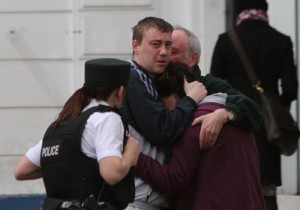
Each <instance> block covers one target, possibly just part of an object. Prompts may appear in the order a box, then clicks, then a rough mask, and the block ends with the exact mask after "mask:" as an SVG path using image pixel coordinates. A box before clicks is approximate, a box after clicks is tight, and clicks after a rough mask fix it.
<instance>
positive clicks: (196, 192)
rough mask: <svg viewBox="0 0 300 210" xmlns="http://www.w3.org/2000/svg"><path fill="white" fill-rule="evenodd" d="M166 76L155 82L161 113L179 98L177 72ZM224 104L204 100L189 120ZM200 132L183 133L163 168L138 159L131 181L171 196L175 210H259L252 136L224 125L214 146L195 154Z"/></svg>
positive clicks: (214, 98) (220, 98)
mask: <svg viewBox="0 0 300 210" xmlns="http://www.w3.org/2000/svg"><path fill="white" fill-rule="evenodd" d="M185 72H188V68H186V71H185ZM167 75H168V76H167V78H164V79H161V80H159V81H158V83H157V88H158V92H159V94H160V96H161V97H162V101H163V102H164V104H165V106H166V107H167V109H169V110H172V109H174V108H175V106H176V100H178V99H179V98H180V97H183V96H184V89H183V72H182V69H181V68H178V69H173V70H171V71H168V72H167ZM186 78H187V79H188V78H189V77H188V75H186ZM225 100H226V94H223V93H219V94H214V95H210V96H207V97H206V98H205V99H204V100H203V101H202V102H201V103H200V104H199V106H198V108H197V109H196V111H195V112H194V118H196V117H199V116H202V115H205V114H209V113H211V112H213V111H215V110H216V109H220V108H222V107H223V104H224V103H225ZM200 128H201V125H196V126H190V127H188V128H187V129H186V131H185V132H184V134H183V136H182V138H181V139H180V140H179V141H178V142H177V143H176V144H175V145H174V146H173V147H172V148H171V150H170V155H169V157H170V159H169V160H168V161H167V163H166V164H164V165H161V164H160V163H159V162H158V161H155V160H154V159H153V158H151V157H150V156H147V155H144V154H142V153H141V154H140V155H139V158H138V162H137V164H136V175H137V176H139V177H141V178H142V179H143V180H144V181H146V182H148V183H149V184H151V185H153V186H154V188H157V189H159V190H161V191H163V192H168V193H170V194H171V195H173V198H174V204H173V206H172V209H175V210H186V209H188V210H216V209H220V210H233V209H234V210H265V204H264V200H263V195H262V190H261V185H260V180H259V166H258V155H257V150H256V146H255V141H254V137H253V132H252V131H251V130H250V129H241V128H238V127H236V126H234V125H233V124H232V123H225V124H224V126H223V128H222V130H221V132H220V134H219V136H218V139H217V140H216V143H215V145H213V146H212V147H211V148H210V149H207V150H200V149H199V148H200V146H199V141H198V138H199V130H200ZM210 146H211V145H205V146H204V147H205V148H208V147H210Z"/></svg>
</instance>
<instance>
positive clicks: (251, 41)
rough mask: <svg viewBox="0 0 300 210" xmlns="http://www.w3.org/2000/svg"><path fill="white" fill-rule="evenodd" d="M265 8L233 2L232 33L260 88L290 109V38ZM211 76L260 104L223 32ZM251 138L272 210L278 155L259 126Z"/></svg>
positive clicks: (252, 1)
mask: <svg viewBox="0 0 300 210" xmlns="http://www.w3.org/2000/svg"><path fill="white" fill-rule="evenodd" d="M267 9H268V3H267V2H266V1H265V0H236V1H235V13H236V15H237V18H236V27H235V31H236V33H237V36H238V37H239V39H240V41H241V43H242V45H243V47H244V49H245V51H246V54H247V56H248V57H249V59H250V62H251V63H252V65H253V68H254V70H255V73H256V75H257V77H258V79H259V80H260V81H261V83H262V86H263V87H264V89H266V90H268V91H269V92H272V93H274V94H278V95H280V96H281V98H282V101H283V103H284V104H285V106H286V107H287V108H290V105H291V102H292V101H293V100H295V99H296V97H297V89H298V82H297V76H296V67H295V64H294V55H293V45H292V41H291V39H290V37H288V36H286V35H284V34H282V33H280V32H278V31H277V30H276V29H274V28H273V27H271V26H270V25H269V23H268V15H267ZM211 73H212V74H213V75H215V76H217V77H220V78H222V79H226V80H227V81H228V82H229V83H230V84H231V85H232V86H233V87H234V88H235V89H237V90H239V91H241V92H242V93H244V94H245V95H246V96H248V97H250V98H252V99H253V100H255V101H256V102H258V103H260V101H259V96H258V94H257V92H256V90H255V89H254V88H253V87H252V85H251V83H250V80H249V79H248V77H247V74H246V71H245V69H244V68H243V66H242V64H241V62H240V59H239V57H238V55H237V53H236V50H235V49H234V47H233V45H232V43H231V41H230V39H229V37H228V34H227V33H223V34H221V35H219V38H218V40H217V43H216V46H215V49H214V53H213V57H212V62H211ZM278 84H280V87H279V86H278ZM280 89H281V91H280ZM255 139H256V145H257V148H258V153H259V158H260V171H261V183H262V185H263V189H264V195H265V200H266V204H267V209H268V210H276V209H277V203H276V187H277V186H280V185H281V166H280V153H279V152H278V150H277V149H276V148H274V147H273V146H272V145H270V144H269V143H268V142H267V141H266V133H265V132H264V128H263V127H262V128H261V129H259V130H258V131H257V132H255Z"/></svg>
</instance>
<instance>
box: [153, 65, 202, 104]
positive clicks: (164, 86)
mask: <svg viewBox="0 0 300 210" xmlns="http://www.w3.org/2000/svg"><path fill="white" fill-rule="evenodd" d="M184 78H186V80H187V82H192V81H195V80H196V79H195V77H194V75H193V74H192V73H191V72H190V71H189V67H188V66H187V65H186V64H184V63H181V62H170V63H169V64H168V66H167V67H166V70H165V72H164V73H163V74H162V75H161V76H160V78H158V80H156V82H155V85H156V87H157V92H158V94H159V95H160V96H161V97H165V96H169V95H170V94H172V93H176V94H178V96H179V97H180V98H182V97H184V96H185V95H186V94H185V91H184Z"/></svg>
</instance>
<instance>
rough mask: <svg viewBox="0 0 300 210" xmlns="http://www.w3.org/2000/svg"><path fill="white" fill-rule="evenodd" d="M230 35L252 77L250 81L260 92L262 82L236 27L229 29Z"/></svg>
mask: <svg viewBox="0 0 300 210" xmlns="http://www.w3.org/2000/svg"><path fill="white" fill-rule="evenodd" d="M228 35H229V38H230V40H231V42H232V44H233V46H234V48H235V49H236V51H237V53H238V55H239V57H240V60H241V62H242V64H243V66H244V68H245V70H246V73H247V75H248V77H249V79H250V82H251V83H252V85H253V87H254V88H256V90H257V91H258V92H261V93H262V92H263V91H264V90H263V88H262V87H261V82H260V81H259V80H258V79H257V77H256V74H255V71H254V69H253V66H252V64H251V62H250V60H249V58H248V57H247V55H246V52H245V50H244V48H243V46H242V44H241V42H240V40H239V38H238V36H237V34H236V32H235V30H234V29H232V30H230V31H228Z"/></svg>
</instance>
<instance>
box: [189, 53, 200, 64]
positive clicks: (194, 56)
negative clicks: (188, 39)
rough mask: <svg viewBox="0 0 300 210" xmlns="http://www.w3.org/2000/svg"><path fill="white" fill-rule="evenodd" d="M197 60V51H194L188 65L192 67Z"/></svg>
mask: <svg viewBox="0 0 300 210" xmlns="http://www.w3.org/2000/svg"><path fill="white" fill-rule="evenodd" d="M198 61H199V53H198V52H196V51H194V52H193V53H192V56H191V58H190V62H189V67H190V68H192V67H194V66H196V65H197V64H198Z"/></svg>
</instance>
